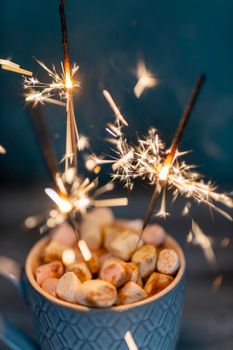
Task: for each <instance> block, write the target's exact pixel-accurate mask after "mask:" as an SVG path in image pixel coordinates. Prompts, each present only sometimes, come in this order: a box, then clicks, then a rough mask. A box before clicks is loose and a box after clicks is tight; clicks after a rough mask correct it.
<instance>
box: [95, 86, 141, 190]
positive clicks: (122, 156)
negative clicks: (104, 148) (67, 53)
mask: <svg viewBox="0 0 233 350" xmlns="http://www.w3.org/2000/svg"><path fill="white" fill-rule="evenodd" d="M103 94H104V96H105V98H106V100H107V101H108V103H109V105H110V107H111V108H112V110H113V112H114V114H115V121H114V123H108V124H107V128H106V130H107V132H108V133H109V134H110V138H109V139H108V141H109V142H110V143H111V144H113V145H114V146H115V148H114V149H113V152H114V155H112V156H111V157H110V158H111V159H109V158H108V159H100V158H98V157H95V156H94V157H92V162H93V163H92V166H94V162H96V165H97V164H109V163H110V164H112V170H113V174H112V177H113V180H115V179H119V180H120V181H123V182H125V185H126V187H129V188H130V189H132V182H131V181H130V178H131V177H132V176H133V168H132V166H131V165H132V160H133V158H134V149H133V147H131V146H130V145H129V144H128V142H127V140H126V138H125V137H124V135H123V133H122V128H123V127H125V126H128V123H127V121H126V119H125V118H124V117H123V116H122V114H121V112H120V110H119V108H118V107H117V105H116V103H115V102H114V100H113V98H112V96H111V95H110V93H109V92H108V91H107V90H103ZM89 166H90V164H89Z"/></svg>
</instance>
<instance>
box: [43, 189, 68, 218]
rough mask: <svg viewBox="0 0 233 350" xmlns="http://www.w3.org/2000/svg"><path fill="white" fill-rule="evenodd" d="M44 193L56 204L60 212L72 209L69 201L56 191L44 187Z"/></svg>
mask: <svg viewBox="0 0 233 350" xmlns="http://www.w3.org/2000/svg"><path fill="white" fill-rule="evenodd" d="M45 193H46V194H47V195H48V196H49V197H50V198H51V199H52V200H53V201H54V202H55V203H56V204H57V206H58V207H59V209H60V211H61V212H62V213H69V212H70V211H71V210H72V205H71V203H70V202H69V201H68V200H66V199H64V198H62V197H61V196H60V195H59V194H58V193H57V192H56V191H54V190H53V189H51V188H46V189H45Z"/></svg>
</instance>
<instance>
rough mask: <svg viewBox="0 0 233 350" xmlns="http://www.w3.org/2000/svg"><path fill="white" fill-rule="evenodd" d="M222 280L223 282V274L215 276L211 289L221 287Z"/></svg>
mask: <svg viewBox="0 0 233 350" xmlns="http://www.w3.org/2000/svg"><path fill="white" fill-rule="evenodd" d="M222 282H223V275H218V276H216V277H215V279H214V281H213V289H214V290H215V291H217V290H218V289H219V288H220V287H221V285H222Z"/></svg>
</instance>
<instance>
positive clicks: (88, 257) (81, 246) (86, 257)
mask: <svg viewBox="0 0 233 350" xmlns="http://www.w3.org/2000/svg"><path fill="white" fill-rule="evenodd" d="M78 246H79V249H80V251H81V253H82V256H83V258H84V260H86V261H90V260H91V258H92V255H91V252H90V249H89V248H88V246H87V243H86V242H85V241H84V240H83V239H80V240H79V241H78Z"/></svg>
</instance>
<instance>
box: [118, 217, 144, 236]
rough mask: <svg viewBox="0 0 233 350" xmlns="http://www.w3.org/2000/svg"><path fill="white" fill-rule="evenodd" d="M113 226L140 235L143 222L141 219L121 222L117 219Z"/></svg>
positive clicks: (121, 220)
mask: <svg viewBox="0 0 233 350" xmlns="http://www.w3.org/2000/svg"><path fill="white" fill-rule="evenodd" d="M114 224H115V225H116V226H119V227H121V228H124V229H125V230H131V231H134V232H137V233H140V232H141V230H142V227H143V221H142V220H141V219H136V220H123V219H120V220H119V219H118V220H115V222H114Z"/></svg>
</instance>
